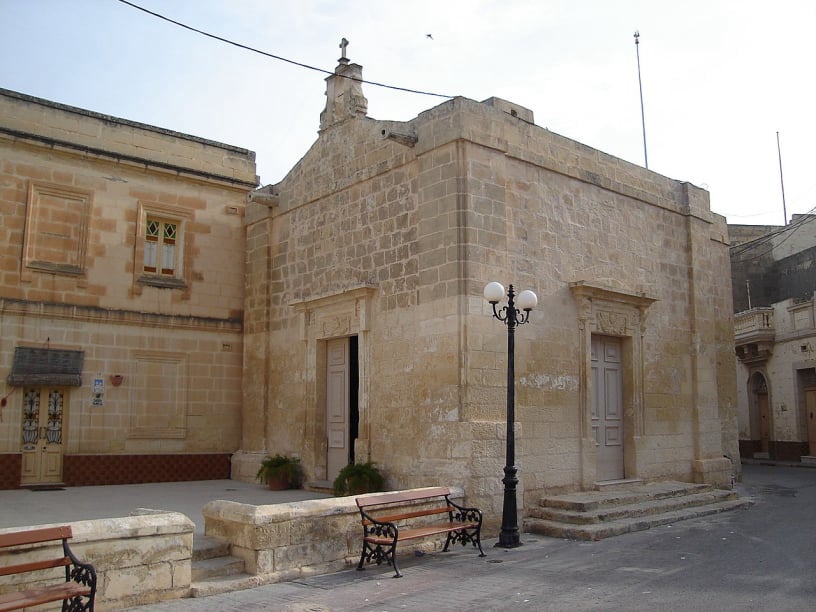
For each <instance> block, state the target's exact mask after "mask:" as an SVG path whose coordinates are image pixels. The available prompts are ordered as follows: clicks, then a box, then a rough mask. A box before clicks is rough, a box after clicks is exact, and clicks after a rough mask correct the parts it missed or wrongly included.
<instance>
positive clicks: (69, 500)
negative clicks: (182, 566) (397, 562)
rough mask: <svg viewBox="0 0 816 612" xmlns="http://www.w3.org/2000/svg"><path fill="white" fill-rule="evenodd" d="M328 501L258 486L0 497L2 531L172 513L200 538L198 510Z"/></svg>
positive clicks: (203, 484) (183, 485)
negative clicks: (141, 511) (140, 512)
mask: <svg viewBox="0 0 816 612" xmlns="http://www.w3.org/2000/svg"><path fill="white" fill-rule="evenodd" d="M323 497H331V496H330V495H324V494H322V493H310V492H309V491H301V490H295V491H270V490H269V489H268V488H266V487H264V486H262V485H261V484H259V483H246V482H239V481H237V480H196V481H193V482H159V483H151V484H134V485H109V486H99V487H66V488H64V489H59V490H39V491H30V490H28V489H16V490H11V491H0V527H23V526H26V525H41V524H48V523H65V522H70V521H80V520H88V519H100V518H113V517H119V516H129V515H130V514H131V513H132V512H133V511H134V510H135V509H137V508H149V509H151V510H172V511H175V512H181V513H182V514H185V515H187V516H188V517H189V518H190V519H191V520H192V521H193V522H194V523H195V525H196V530H195V532H196V533H201V534H203V533H204V517H203V516H202V514H201V509H202V508H203V507H204V504H206V503H207V502H209V501H212V500H215V499H225V500H228V501H235V502H240V503H243V504H255V505H261V504H280V503H283V502H290V501H302V500H305V499H320V498H323Z"/></svg>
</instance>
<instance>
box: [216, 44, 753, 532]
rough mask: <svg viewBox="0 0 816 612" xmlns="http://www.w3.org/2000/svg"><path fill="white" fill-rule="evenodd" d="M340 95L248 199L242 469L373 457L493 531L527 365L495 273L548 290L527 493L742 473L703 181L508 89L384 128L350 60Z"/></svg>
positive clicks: (538, 343) (391, 480) (330, 93)
mask: <svg viewBox="0 0 816 612" xmlns="http://www.w3.org/2000/svg"><path fill="white" fill-rule="evenodd" d="M326 97H327V98H326V107H325V110H324V111H323V112H322V114H321V116H320V129H319V132H318V138H317V140H316V141H315V143H314V144H313V145H312V147H311V148H310V149H309V150H308V151H307V152H306V154H305V155H304V156H303V158H302V159H301V160H300V161H299V162H298V163H297V164H296V165H295V166H294V167H293V168H292V169H291V170H290V171H289V172H288V174H287V175H286V176H285V177H284V178H283V180H281V181H280V182H279V183H277V184H274V185H267V186H265V187H262V188H259V189H257V190H255V191H252V192H251V193H250V194H249V196H248V204H247V212H246V219H245V225H246V249H247V250H246V255H247V257H246V283H245V300H244V329H243V350H244V352H243V401H242V429H241V436H240V437H241V441H240V449H239V450H238V451H237V452H236V453H235V454H234V455H233V456H232V476H233V478H240V479H244V480H251V479H253V478H254V475H255V472H256V470H257V467H258V464H259V462H260V460H261V458H262V457H263V456H264V455H265V454H269V453H276V452H280V453H288V454H294V455H297V456H299V457H300V458H301V460H302V462H303V465H304V467H305V470H306V475H307V480H308V481H309V483H310V484H312V485H315V486H319V485H323V486H328V485H329V484H330V483H331V481H332V480H333V478H334V477H335V475H336V474H337V473H338V471H339V470H340V469H341V468H342V467H343V466H345V465H346V464H347V463H349V462H352V461H358V462H359V461H373V462H374V463H376V465H377V466H378V467H379V468H380V469H381V470H382V472H383V473H384V474H385V476H386V478H387V484H388V487H389V488H392V489H403V488H409V487H420V486H429V485H437V484H450V485H457V486H462V487H463V488H464V490H465V493H466V496H467V498H468V503H469V504H471V505H476V506H479V507H481V508H482V509H483V510H485V516H486V517H487V516H490V517H496V516H497V515H498V514H499V512H500V510H501V504H502V495H501V487H502V483H501V475H502V467H503V465H504V461H505V435H506V424H505V414H506V413H505V410H506V405H505V398H506V389H507V378H506V372H507V360H508V355H507V344H506V337H507V330H506V328H505V326H504V325H503V324H502V323H500V322H499V321H497V320H496V319H494V318H493V316H492V309H491V306H490V304H489V303H488V302H487V301H486V300H485V299H484V297H483V296H482V291H483V288H484V286H485V285H486V283H488V282H489V281H499V282H501V283H502V284H504V285H505V286H508V285H510V284H512V285H513V286H514V288H515V289H516V291H521V290H524V289H530V290H532V291H534V292H535V293H536V294H537V295H538V299H539V301H538V305H537V307H536V308H535V309H534V310H532V312H531V314H530V321H529V323H528V324H526V325H523V326H521V327H519V328H518V329H517V330H516V332H515V385H516V386H515V439H516V464H517V465H518V467H519V472H518V477H519V479H520V482H519V485H518V490H519V495H520V496H523V499H524V502H525V503H526V502H530V501H532V500H534V499H537V497H540V496H541V495H542V493H544V492H548V493H552V492H566V491H577V490H585V489H592V488H594V487H595V486H596V484H597V483H598V482H610V481H620V480H624V481H625V480H636V479H640V480H644V481H653V480H668V479H672V480H684V481H689V482H699V483H711V484H715V485H719V486H727V485H728V483H729V482H730V480H731V479H732V478H733V477H734V476H735V475H738V473H739V453H738V448H737V419H736V385H735V380H736V373H735V363H734V358H733V351H734V344H733V309H732V296H731V286H730V282H728V279H729V278H730V272H729V252H728V231H727V227H726V223H725V219H724V218H723V217H721V216H719V215H716V214H714V213H712V212H711V209H710V206H709V194H708V193H707V192H706V191H705V190H703V189H700V188H698V187H696V186H694V185H691V184H689V183H687V182H681V181H676V180H672V179H669V178H667V177H664V176H661V175H659V174H656V173H654V172H651V171H649V170H646V169H644V168H642V167H639V166H637V165H634V164H631V163H628V162H626V161H623V160H621V159H617V158H615V157H612V156H610V155H607V154H605V153H603V152H601V151H598V150H596V149H593V148H591V147H589V146H586V145H583V144H581V143H578V142H575V141H573V140H570V139H569V138H566V137H564V136H561V135H558V134H556V133H553V132H551V131H549V130H547V129H545V128H542V127H539V126H537V125H536V124H535V122H534V118H533V113H532V111H531V110H529V109H527V108H524V107H522V106H520V105H518V104H515V103H512V102H509V101H506V100H502V99H498V98H490V99H488V100H484V101H482V102H477V101H474V100H470V99H467V98H463V97H457V98H453V99H450V100H448V101H446V102H443V103H442V104H439V105H438V106H436V107H434V108H431V109H429V110H427V111H425V112H423V113H421V114H419V115H418V116H417V117H416V118H414V119H412V120H410V121H406V122H398V121H386V120H377V119H374V118H372V117H369V116H368V115H367V101H366V98H365V96H364V93H363V81H362V67H361V66H360V65H358V64H355V63H352V62H351V61H350V60H349V59H348V58H347V57H345V50H344V53H343V57H341V59H340V60H339V64H338V66H337V68H336V70H335V73H334V74H332V75H331V76H329V77H328V78H327V79H326Z"/></svg>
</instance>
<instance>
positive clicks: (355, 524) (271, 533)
mask: <svg viewBox="0 0 816 612" xmlns="http://www.w3.org/2000/svg"><path fill="white" fill-rule="evenodd" d="M415 490H418V491H421V490H422V489H415ZM451 491H452V492H453V494H452V495H451V499H453V500H454V501H457V503H461V500H462V498H463V497H464V493H463V491H462V489H457V488H453V487H452V488H451ZM354 500H355V497H335V498H329V499H314V500H308V501H300V502H290V503H284V504H274V505H269V506H253V505H250V504H239V503H237V502H230V501H221V500H217V501H212V502H209V503H208V504H206V505H205V506H204V509H203V511H202V514H203V515H204V531H205V533H206V534H207V535H209V536H214V537H217V538H222V539H224V540H227V541H228V542H229V543H230V547H231V552H232V554H233V555H234V556H236V557H240V558H241V559H243V560H244V563H245V565H246V572H247V573H249V574H254V575H256V576H258V578H259V584H262V583H267V582H276V581H280V580H292V579H294V578H298V577H301V576H307V575H314V574H324V573H328V572H333V571H338V570H341V569H345V568H348V567H352V566H356V564H357V562H358V561H359V559H360V546H361V537H362V536H361V534H362V530H361V527H360V511H359V510H358V509H357V504H356V503H355V502H354ZM438 545H439V542H434V541H433V540H426V541H421V540H420V541H418V542H417V543H416V545H413V546H405V547H403V548H402V550H401V551H400V552H401V553H407V554H410V551H412V550H414V549H415V548H417V547H423V548H428V547H433V546H438Z"/></svg>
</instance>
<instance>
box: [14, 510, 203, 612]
mask: <svg viewBox="0 0 816 612" xmlns="http://www.w3.org/2000/svg"><path fill="white" fill-rule="evenodd" d="M69 524H70V525H71V528H72V530H73V538H72V539H71V540H69V542H68V544H69V546H70V547H71V551H72V552H73V553H74V554H75V555H76V556H77V557H78V558H79V560H80V561H83V562H87V563H91V564H92V565H93V566H94V568H95V569H96V573H97V594H96V607H95V609H96V610H100V611H104V610H121V609H122V608H126V607H129V606H136V605H141V604H146V603H152V602H157V601H162V600H167V599H175V598H179V597H185V596H186V595H187V594H188V593H189V592H190V575H191V574H190V571H191V569H190V564H191V558H192V551H193V531H194V529H195V525H194V524H193V522H192V521H191V520H190V519H189V518H187V517H186V516H185V515H183V514H180V513H178V512H152V511H148V513H146V514H143V515H138V516H129V517H122V518H110V519H95V520H89V521H76V522H71V523H69ZM55 525H56V524H55ZM55 525H36V526H32V527H14V528H8V529H2V530H0V533H12V532H15V531H25V530H27V529H34V528H37V527H47V526H55ZM21 548H24V549H25V552H19V550H20V549H9V550H7V551H3V552H0V565H5V564H6V563H7V561H6V559H8V558H9V557H10V556H12V555H14V562H16V563H19V562H20V561H25V559H26V558H31V559H32V560H34V559H37V558H40V557H46V558H47V557H56V556H57V555H60V554H61V551H62V545H61V544H60V543H59V542H57V543H56V545H54V544H48V545H43V546H39V545H35V546H28V547H21ZM21 555H22V556H21ZM49 572H51V573H44V572H36V573H29V574H20V575H15V576H4V577H0V593H5V592H9V591H15V590H19V589H20V588H23V587H28V586H35V585H37V584H53V583H54V582H55V581H60V580H64V579H65V572H64V570H63V569H62V568H58V569H55V570H53V571H50V570H49ZM37 581H39V583H38V582H37ZM61 605H62V604H61V602H56V603H55V604H53V605H52V606H49V607H42V608H37V609H38V610H39V609H43V610H46V609H53V610H59V609H61Z"/></svg>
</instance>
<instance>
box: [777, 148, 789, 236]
mask: <svg viewBox="0 0 816 612" xmlns="http://www.w3.org/2000/svg"><path fill="white" fill-rule="evenodd" d="M776 152H777V154H778V155H779V182H780V183H781V185H782V214H783V215H784V217H785V220H784V221H783V223H782V225H787V224H788V209H787V207H786V206H785V181H784V179H783V178H782V149H781V148H779V132H777V133H776Z"/></svg>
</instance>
